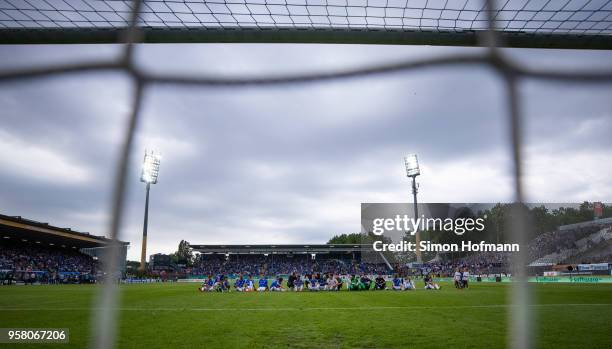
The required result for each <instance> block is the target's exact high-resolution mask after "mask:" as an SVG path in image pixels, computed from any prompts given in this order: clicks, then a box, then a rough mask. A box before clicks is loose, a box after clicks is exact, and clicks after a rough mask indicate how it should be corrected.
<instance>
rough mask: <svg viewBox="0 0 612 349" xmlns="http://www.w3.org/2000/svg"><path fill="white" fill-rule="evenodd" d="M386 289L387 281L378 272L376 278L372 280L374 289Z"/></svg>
mask: <svg viewBox="0 0 612 349" xmlns="http://www.w3.org/2000/svg"><path fill="white" fill-rule="evenodd" d="M386 289H387V281H386V280H385V278H384V277H382V275H381V274H378V276H377V277H376V279H375V280H374V290H379V291H381V290H386Z"/></svg>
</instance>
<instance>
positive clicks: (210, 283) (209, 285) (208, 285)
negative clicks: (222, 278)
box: [204, 275, 215, 291]
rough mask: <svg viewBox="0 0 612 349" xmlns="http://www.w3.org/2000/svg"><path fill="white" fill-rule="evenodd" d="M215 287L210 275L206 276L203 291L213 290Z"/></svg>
mask: <svg viewBox="0 0 612 349" xmlns="http://www.w3.org/2000/svg"><path fill="white" fill-rule="evenodd" d="M214 289H215V279H213V277H212V275H209V276H208V279H207V280H206V289H205V290H204V291H214Z"/></svg>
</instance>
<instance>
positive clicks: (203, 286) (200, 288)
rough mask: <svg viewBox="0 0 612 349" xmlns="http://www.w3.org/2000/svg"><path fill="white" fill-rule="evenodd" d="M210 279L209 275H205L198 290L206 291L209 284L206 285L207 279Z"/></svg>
mask: <svg viewBox="0 0 612 349" xmlns="http://www.w3.org/2000/svg"><path fill="white" fill-rule="evenodd" d="M210 280H211V277H210V276H209V277H207V278H206V279H205V280H204V282H203V283H202V286H200V287H199V288H198V290H199V291H200V292H206V291H208V289H209V285H208V283H209V281H210Z"/></svg>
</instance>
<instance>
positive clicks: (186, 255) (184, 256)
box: [170, 240, 193, 267]
mask: <svg viewBox="0 0 612 349" xmlns="http://www.w3.org/2000/svg"><path fill="white" fill-rule="evenodd" d="M170 258H171V259H173V262H174V259H176V263H178V264H185V265H186V266H188V267H190V266H192V265H193V251H192V250H191V246H189V242H187V241H185V240H181V242H179V245H178V250H177V251H176V253H174V256H172V255H170Z"/></svg>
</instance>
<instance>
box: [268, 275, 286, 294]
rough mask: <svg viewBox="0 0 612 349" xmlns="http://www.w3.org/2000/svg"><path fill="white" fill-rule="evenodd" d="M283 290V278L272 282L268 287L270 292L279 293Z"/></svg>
mask: <svg viewBox="0 0 612 349" xmlns="http://www.w3.org/2000/svg"><path fill="white" fill-rule="evenodd" d="M284 290H285V289H284V288H283V278H278V279H275V280H274V281H272V284H271V285H270V291H272V292H280V291H284Z"/></svg>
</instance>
